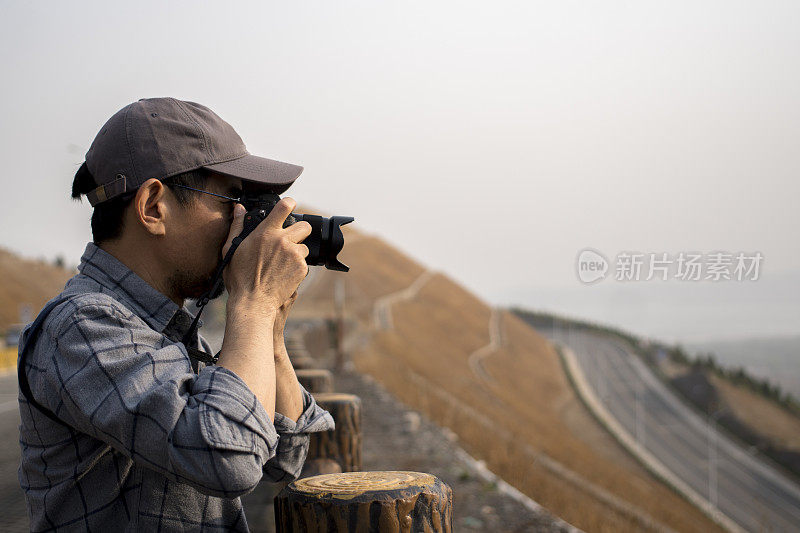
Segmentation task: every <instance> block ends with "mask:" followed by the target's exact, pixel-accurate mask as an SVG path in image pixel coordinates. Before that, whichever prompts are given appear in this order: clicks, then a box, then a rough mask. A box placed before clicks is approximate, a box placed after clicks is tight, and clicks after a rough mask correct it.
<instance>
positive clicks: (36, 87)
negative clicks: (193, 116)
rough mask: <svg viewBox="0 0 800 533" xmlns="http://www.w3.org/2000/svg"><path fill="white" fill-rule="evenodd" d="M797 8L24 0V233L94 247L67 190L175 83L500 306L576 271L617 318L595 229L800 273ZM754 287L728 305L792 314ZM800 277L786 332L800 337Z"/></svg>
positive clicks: (20, 204) (12, 144)
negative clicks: (597, 265) (579, 266)
mask: <svg viewBox="0 0 800 533" xmlns="http://www.w3.org/2000/svg"><path fill="white" fill-rule="evenodd" d="M798 28H800V4H798V3H797V2H790V1H787V2H730V1H718V2H696V1H693V2H619V1H605V2H502V1H496V2H485V1H484V2H465V1H459V2H448V3H444V2H430V1H426V2H335V3H333V2H302V3H301V2H293V3H287V2H281V3H278V2H251V3H233V2H225V3H223V2H216V3H210V2H208V3H203V2H148V1H139V2H135V3H128V4H127V5H122V6H113V7H112V3H110V2H76V1H73V2H61V3H56V2H50V3H45V2H38V3H27V2H25V3H23V2H13V3H12V2H8V1H6V2H3V3H2V4H0V46H2V50H3V55H2V59H0V61H2V63H0V67H1V70H0V72H2V76H3V83H2V86H0V106H1V107H0V111H2V129H0V151H1V152H0V154H1V155H2V160H3V165H4V169H3V173H2V177H0V180H2V185H3V190H4V194H3V195H1V196H0V202H2V204H1V205H0V223H1V224H2V234H1V235H0V245H2V246H5V247H8V248H10V249H12V250H14V251H17V252H20V253H22V254H24V255H26V256H33V257H37V256H43V257H47V258H53V257H55V256H56V255H63V256H64V257H65V258H66V259H67V261H68V262H70V263H77V261H78V259H79V257H80V254H81V252H82V250H83V247H84V244H85V242H86V241H88V240H89V239H90V233H89V225H88V218H89V216H90V214H91V209H90V208H89V207H88V205H87V204H86V203H85V202H84V204H83V205H79V204H75V203H73V202H71V201H70V200H69V189H70V185H71V181H72V175H73V174H74V171H75V170H76V168H77V166H78V165H79V164H80V163H81V162H82V161H83V155H84V153H85V152H86V150H87V149H88V147H89V144H90V143H91V141H92V139H93V138H94V135H95V134H96V133H97V131H98V129H99V128H100V126H101V125H102V124H103V123H104V122H105V121H106V120H107V119H108V117H110V116H111V115H112V114H113V113H114V112H116V111H117V110H118V109H120V108H121V107H123V106H124V105H126V104H128V103H130V102H131V101H134V100H136V99H138V98H143V97H153V96H175V97H178V98H182V99H187V100H193V101H196V102H200V103H203V104H205V105H208V106H209V107H211V108H212V109H214V110H215V111H216V112H217V113H218V114H219V115H220V116H222V117H223V118H224V119H226V120H227V121H228V122H230V123H231V124H232V125H233V126H234V127H235V128H236V129H237V130H238V132H239V133H240V135H241V136H242V137H243V139H244V141H245V143H246V144H247V146H248V149H249V150H250V152H251V153H254V154H257V155H263V156H267V157H273V158H276V159H281V160H284V161H289V162H294V163H298V164H301V165H303V166H305V168H306V170H305V172H304V173H303V175H302V176H301V178H300V180H299V181H298V182H297V184H296V185H295V187H293V188H292V189H291V195H292V196H293V197H295V198H296V199H298V200H299V201H300V202H302V203H303V204H305V205H311V206H314V207H316V208H318V209H321V210H324V211H325V212H327V213H329V214H342V215H352V216H355V217H356V219H357V223H358V225H359V226H360V228H361V229H362V230H364V231H367V232H371V233H375V234H378V235H380V236H381V237H383V238H385V239H387V240H388V241H390V242H391V243H393V244H395V245H397V246H398V247H399V248H401V249H402V250H404V251H406V252H407V253H409V254H410V255H412V256H413V257H415V258H416V259H418V260H419V261H421V262H422V263H424V264H425V265H427V266H428V267H430V268H434V269H437V270H441V271H444V272H446V273H448V274H450V275H451V276H453V277H454V278H455V279H456V280H458V281H459V282H461V283H463V284H464V285H466V286H467V287H469V288H470V289H472V290H473V291H475V292H477V293H478V294H479V295H481V296H483V297H485V298H487V299H488V300H489V301H491V302H494V303H511V302H513V301H515V300H520V301H519V302H518V303H522V304H525V305H528V306H530V307H543V306H549V307H553V305H551V304H553V303H558V302H559V301H561V300H560V297H559V296H558V295H559V294H561V293H560V292H559V291H567V292H568V293H569V294H578V295H580V297H579V298H578V300H577V301H576V302H575V303H574V304H569V305H567V304H564V305H562V306H561V307H562V308H563V307H564V306H567V308H566V309H561V310H562V311H564V312H567V313H572V314H574V315H577V316H586V315H587V314H589V315H591V317H592V318H595V319H598V320H600V319H602V318H603V311H602V310H601V311H591V312H590V311H588V310H589V309H590V307H591V305H590V304H591V303H592V298H597V300H594V303H595V304H597V303H598V302H601V301H606V300H603V299H602V298H601V296H597V295H598V294H600V292H598V291H594V292H592V290H591V289H589V288H587V287H584V286H582V285H581V284H580V282H579V281H578V280H577V277H576V273H575V258H576V255H577V253H578V252H579V251H580V250H581V249H583V248H586V247H591V248H594V249H597V250H599V251H601V252H603V253H604V254H606V255H607V256H609V257H613V256H614V255H616V254H617V253H618V252H620V251H623V250H638V251H642V252H668V253H675V254H676V253H678V252H680V251H689V250H696V251H703V252H711V251H715V250H725V251H731V252H736V251H760V252H761V253H762V254H763V255H764V258H765V259H764V264H763V271H762V280H761V281H764V280H766V283H765V286H766V285H768V284H769V283H771V282H774V283H778V285H780V283H783V282H784V281H785V280H796V279H798V277H800V276H799V275H798V274H800V246H798V244H797V237H798V230H797V228H798V227H800V214H798V209H797V202H798V197H800V185H799V184H798V178H800V172H799V171H800V155H799V154H800V150H799V149H798V147H799V146H800V99H798V94H800V31H798ZM780 280H783V281H780ZM761 281H759V282H757V283H760V282H761ZM603 283H605V284H606V287H611V284H613V283H615V282H614V281H613V280H606V281H604V282H603ZM647 283H650V282H647ZM645 285H646V283H644V282H642V284H641V285H640V286H637V288H635V290H639V288H641V290H647V291H649V290H652V289H653V287H652V283H651V284H650V285H648V286H647V287H645ZM665 287H667V292H670V293H672V292H673V291H671V289H669V287H671V286H670V285H666V286H665ZM740 287H742V285H741V284H740V285H735V284H733V283H730V284H728V285H726V286H725V287H724V290H725V291H726V294H728V296H729V297H730V298H732V299H733V300H732V301H733V302H734V303H733V304H726V306H727V307H731V305H732V306H733V307H734V308H735V307H737V306H738V307H741V309H740V311H739V312H740V314H739V315H738V316H739V319H740V321H741V322H743V323H748V324H751V325H752V324H757V325H753V327H752V328H751V329H752V330H753V331H752V332H750V333H753V334H758V333H759V332H762V333H770V334H772V333H776V331H774V328H770V327H767V326H768V324H769V323H775V320H774V319H773V317H772V316H771V313H773V312H775V313H777V308H776V307H774V306H772V304H770V303H767V304H763V302H762V307H761V308H759V310H757V311H755V310H754V309H753V307H752V306H749V305H745V304H744V303H742V302H744V301H745V300H742V301H741V302H739V301H738V300H737V299H736V298H737V297H736V294H737V291H739V290H740ZM662 288H663V287H662ZM682 290H685V289H676V291H674V293H675V294H682V293H681V291H682ZM526 291H527V292H526ZM537 291H538V292H537ZM543 291H544V292H543ZM547 291H549V292H547ZM553 291H555V292H553ZM580 291H583V292H580ZM753 291H754V289H752V288H747V289H746V290H745V292H747V293H748V294H750V293H752V292H753ZM770 291H772V289H770ZM545 292H547V294H549V295H550V296H542V295H543V294H544V293H545ZM755 292H758V290H755ZM778 292H780V291H778ZM564 294H566V292H565V293H564ZM770 294H772V292H770ZM791 294H792V295H794V296H790V300H789V301H788V302H784V303H786V304H787V305H788V307H787V309H788V317H789V318H790V319H792V320H794V322H792V320H789V321H788V322H786V326H785V327H784V326H781V328H779V330H778V331H777V333H786V334H788V333H792V332H794V333H797V332H798V328H797V326H796V324H797V323H800V310H799V309H798V307H799V306H800V302H798V301H796V300H795V299H794V298H795V296H796V295H797V291H796V290H795V292H793V293H791ZM514 295H519V297H518V298H515V296H514ZM526 295H527V296H526ZM537 295H539V296H537ZM537 298H540V299H538V300H537ZM784 298H785V295H784ZM521 300H525V301H521ZM761 300H764V298H761ZM564 301H566V300H564ZM608 301H611V300H608ZM740 304H741V305H740ZM608 305H613V304H611V303H606V304H603V305H601V307H603V306H608ZM648 305H650V306H652V305H655V304H654V302H652V301H650V302H649V304H648ZM675 313H680V311H675ZM748 313H749V314H748ZM636 314H637V313H635V312H633V313H632V315H636ZM751 315H752V316H751ZM765 315H768V316H765ZM673 318H675V317H674V316H673ZM781 318H782V319H783V320H784V321H785V320H786V318H787V311H785V310H784V311H781ZM795 319H797V320H795ZM615 320H616V321H617V322H622V323H620V324H619V325H623V326H628V327H631V328H633V329H639V330H641V331H642V332H651V333H664V331H663V330H662V329H659V327H658V323H661V322H662V321H667V322H670V320H671V319H670V318H668V317H667V318H659V319H658V321H654V322H653V323H652V324H651V325H652V326H653V327H654V328H655V329H653V331H649V330H648V328H649V327H650V326H648V325H641V324H638V323H637V322H636V320H635V317H634V319H633V321H631V320H628V319H625V318H624V317H621V318H619V319H615ZM626 320H627V322H626ZM672 324H673V325H674V324H677V322H674V321H673V322H672ZM793 324H794V325H793ZM719 328H721V329H720V333H723V334H724V333H725V331H724V330H725V326H724V325H719ZM673 329H675V328H673ZM645 330H647V331H645ZM676 331H677V333H676V335H677V336H678V337H680V331H681V330H680V328H678V329H677V330H676ZM670 335H671V333H670Z"/></svg>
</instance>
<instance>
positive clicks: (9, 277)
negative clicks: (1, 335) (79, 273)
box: [0, 248, 74, 332]
mask: <svg viewBox="0 0 800 533" xmlns="http://www.w3.org/2000/svg"><path fill="white" fill-rule="evenodd" d="M73 274H74V273H73V272H70V271H68V270H66V269H63V268H59V267H57V266H54V265H52V264H50V263H45V262H43V261H36V260H31V259H23V258H20V257H19V256H17V255H15V254H13V253H11V252H9V251H8V250H5V249H3V248H0V279H2V282H0V332H5V331H6V329H7V328H8V327H9V326H10V325H12V324H17V323H18V322H19V321H20V310H21V308H22V307H27V308H28V309H29V311H30V314H31V317H35V316H36V314H37V313H38V312H39V310H40V309H41V308H42V307H44V304H45V303H47V301H48V300H50V299H51V298H53V297H54V296H55V295H56V294H58V293H59V292H61V289H62V288H63V287H64V283H66V281H67V280H68V279H69V278H71V277H72V276H73Z"/></svg>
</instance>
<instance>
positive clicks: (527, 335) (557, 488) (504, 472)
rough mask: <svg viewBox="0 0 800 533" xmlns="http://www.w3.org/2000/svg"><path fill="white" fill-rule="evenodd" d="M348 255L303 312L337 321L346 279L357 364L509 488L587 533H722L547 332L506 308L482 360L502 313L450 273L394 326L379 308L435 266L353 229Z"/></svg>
mask: <svg viewBox="0 0 800 533" xmlns="http://www.w3.org/2000/svg"><path fill="white" fill-rule="evenodd" d="M342 259H343V260H344V262H345V263H346V264H348V265H350V266H351V268H352V270H351V272H350V273H348V274H340V273H331V272H327V271H324V270H318V271H317V272H316V273H315V275H314V277H313V279H312V280H310V283H309V287H308V288H307V289H306V291H305V292H304V294H303V297H302V299H301V300H299V301H298V303H297V304H296V307H297V308H298V312H300V313H303V314H304V315H306V316H307V315H309V314H314V313H318V314H320V315H322V316H330V315H331V314H332V310H333V304H332V294H333V287H334V284H335V283H337V282H336V280H337V279H343V280H344V281H343V282H339V283H344V285H345V289H346V290H345V292H346V295H347V297H346V309H347V317H348V320H349V323H350V328H349V330H350V333H351V335H350V339H352V341H353V344H352V349H351V356H352V360H353V362H354V364H355V366H356V368H357V369H358V370H359V371H361V372H365V373H367V374H370V375H372V376H373V377H375V378H376V379H378V381H380V382H381V383H382V384H383V385H384V386H385V387H386V388H387V389H388V390H389V391H390V392H392V393H393V394H395V395H396V396H398V397H399V398H400V399H401V400H402V401H403V402H405V403H407V404H408V405H410V406H411V407H414V408H416V409H419V410H420V411H422V412H425V413H426V414H427V415H428V416H429V417H431V418H432V419H433V420H435V421H437V422H438V423H440V424H441V425H445V426H447V427H449V428H450V429H452V430H453V431H454V432H455V433H457V434H458V436H459V439H460V441H461V445H462V446H464V447H465V448H466V449H467V450H468V451H469V452H470V453H472V454H473V455H474V456H476V457H478V458H481V459H483V460H485V461H486V462H487V464H488V466H489V467H490V468H491V469H492V470H494V471H495V472H496V473H498V474H499V475H501V476H502V477H503V478H504V479H505V480H506V481H507V482H509V483H511V484H512V485H515V486H516V487H517V488H519V489H520V490H522V491H523V492H525V493H526V494H528V495H529V496H531V497H532V498H533V499H534V500H536V501H537V502H538V503H540V504H542V505H544V506H545V507H547V508H548V509H549V510H550V511H552V512H553V513H554V514H556V515H558V516H560V517H562V518H563V519H565V520H566V521H568V522H570V523H572V524H574V525H576V526H577V527H579V528H582V529H585V530H587V531H634V530H642V529H648V528H649V529H666V528H674V529H676V530H680V531H717V530H718V528H717V527H716V526H715V525H714V524H713V523H712V522H711V521H710V520H708V519H707V518H706V517H705V515H703V514H702V513H701V512H700V511H699V510H697V509H696V508H695V507H693V506H692V505H691V504H689V503H688V502H686V501H685V500H683V499H682V498H681V497H680V496H678V495H676V494H675V493H674V492H672V491H671V490H670V489H669V488H667V487H666V486H665V485H663V484H662V483H660V482H659V481H657V480H656V479H655V478H653V477H652V476H651V475H649V474H648V473H647V472H646V471H645V470H644V469H643V468H642V467H641V466H640V465H639V464H638V463H637V462H635V461H634V460H632V459H631V458H630V457H629V456H628V455H627V454H626V453H625V452H624V450H622V449H621V448H620V447H619V446H618V445H617V444H616V442H615V441H614V440H613V439H612V438H611V437H610V436H609V435H608V434H607V433H606V432H605V431H604V430H603V429H602V428H601V427H600V426H599V425H598V424H597V423H596V422H595V421H594V419H593V418H591V416H590V415H589V414H588V412H587V411H585V409H584V408H583V406H582V405H581V404H580V402H579V400H578V399H577V398H576V396H575V395H574V394H573V392H572V389H571V387H570V385H569V383H568V381H567V379H566V377H565V375H564V372H563V369H562V367H561V364H560V361H559V359H558V356H557V354H556V353H555V352H554V351H553V349H552V348H551V347H550V345H549V344H548V343H547V342H546V341H545V339H544V338H543V337H542V336H540V335H539V334H538V333H537V332H536V331H535V330H533V329H532V328H530V327H529V326H527V325H526V324H524V323H523V322H522V321H520V320H519V319H517V318H516V317H515V316H513V315H511V314H510V313H506V312H501V314H500V320H499V324H500V327H499V330H500V333H501V334H500V342H499V344H498V345H497V346H496V347H495V348H496V349H487V350H484V351H483V352H484V353H483V354H482V356H481V357H476V355H475V354H476V351H478V350H479V349H481V348H482V347H484V346H486V345H488V344H489V340H490V326H489V323H490V317H491V315H492V310H491V309H490V308H489V307H488V306H487V305H486V304H485V303H483V302H482V301H480V300H479V299H478V298H477V297H475V296H474V295H472V294H470V293H469V292H468V291H466V290H464V289H463V288H462V287H460V286H459V285H457V284H456V283H454V282H452V281H451V280H449V279H448V278H447V277H445V276H443V275H439V274H435V275H433V276H431V277H430V279H427V278H425V279H427V282H426V283H424V284H421V285H420V287H419V291H418V292H417V293H416V294H405V295H403V297H402V298H397V299H391V300H392V301H393V305H390V306H389V307H390V312H391V321H390V325H391V327H389V328H388V329H384V328H385V327H386V326H385V324H383V325H382V324H381V321H380V320H377V318H376V315H375V313H374V312H373V310H374V305H375V303H376V301H379V300H380V299H381V297H385V296H387V295H390V294H392V293H397V292H398V291H403V290H404V289H406V288H407V287H409V286H410V285H412V284H413V283H414V281H415V280H417V279H419V278H420V276H421V275H422V274H423V273H424V272H425V269H424V268H423V267H422V266H421V265H419V264H418V263H416V262H414V261H413V260H412V259H410V258H409V257H407V256H405V255H404V254H402V253H400V252H399V251H397V250H396V249H394V248H392V247H391V246H389V245H387V244H386V243H385V242H383V241H381V240H380V239H377V238H374V237H367V236H363V235H361V234H358V233H357V232H355V231H352V230H351V231H350V232H349V235H348V240H347V245H346V246H345V250H344V252H343V254H342ZM478 353H481V352H478ZM477 359H480V363H476V360H477ZM476 364H478V365H479V366H480V368H479V369H478V370H480V369H482V372H476V367H475V365H476Z"/></svg>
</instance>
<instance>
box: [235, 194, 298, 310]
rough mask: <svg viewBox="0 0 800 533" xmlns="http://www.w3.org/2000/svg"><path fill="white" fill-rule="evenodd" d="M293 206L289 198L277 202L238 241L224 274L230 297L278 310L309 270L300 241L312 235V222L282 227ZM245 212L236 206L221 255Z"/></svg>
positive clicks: (236, 234) (238, 205) (293, 203)
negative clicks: (263, 217) (264, 217)
mask: <svg viewBox="0 0 800 533" xmlns="http://www.w3.org/2000/svg"><path fill="white" fill-rule="evenodd" d="M295 205H296V203H295V201H294V200H292V199H291V198H284V199H282V200H281V201H279V202H278V203H277V204H275V207H273V209H272V211H270V213H269V215H267V218H266V219H264V220H263V221H262V222H261V223H260V224H259V225H258V227H257V228H256V229H254V230H253V231H252V232H251V233H250V234H249V235H248V236H247V237H246V238H245V239H244V240H243V241H242V242H241V244H239V247H238V248H237V249H236V253H234V254H233V259H231V262H230V264H229V265H228V267H227V268H226V269H225V273H224V275H223V277H224V279H225V286H226V287H227V288H228V292H229V294H230V296H231V297H232V298H234V299H237V298H244V299H246V300H249V301H251V302H260V303H261V304H262V305H263V306H264V309H265V310H268V311H269V312H277V310H278V309H279V308H280V307H281V306H282V305H283V304H284V303H285V302H287V301H288V300H289V299H290V298H291V297H292V295H293V294H294V292H295V291H296V290H297V287H298V286H299V285H300V282H301V281H303V278H304V277H305V276H306V274H307V273H308V265H307V264H306V262H305V258H306V256H307V255H308V247H307V246H306V245H305V244H302V241H303V240H304V239H305V238H306V237H308V236H309V235H310V234H311V225H310V224H309V223H308V222H297V223H295V224H292V225H291V226H289V227H287V228H283V223H284V221H285V220H286V218H287V217H288V216H289V214H290V213H291V212H292V209H294V208H295ZM245 212H246V211H245V209H244V206H242V205H241V204H237V205H236V208H235V210H234V219H233V222H232V223H231V229H230V232H229V234H228V240H227V242H226V243H225V246H224V247H223V249H222V255H223V257H224V256H225V254H226V253H227V251H228V249H229V248H230V246H231V242H232V241H233V239H234V238H235V237H236V236H238V235H239V234H240V233H241V232H242V227H243V223H244V215H245ZM290 307H291V305H290Z"/></svg>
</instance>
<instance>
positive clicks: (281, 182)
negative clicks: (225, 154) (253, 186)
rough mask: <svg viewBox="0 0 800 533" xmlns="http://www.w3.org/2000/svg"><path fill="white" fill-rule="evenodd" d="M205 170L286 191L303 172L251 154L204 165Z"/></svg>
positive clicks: (282, 163) (289, 165)
mask: <svg viewBox="0 0 800 533" xmlns="http://www.w3.org/2000/svg"><path fill="white" fill-rule="evenodd" d="M203 168H207V169H209V170H213V171H214V172H219V173H220V174H225V175H227V176H233V177H234V178H241V179H242V180H245V181H251V182H254V183H261V184H264V185H271V186H273V187H274V188H276V189H281V190H284V191H285V190H286V189H288V188H289V186H290V185H291V184H292V183H294V180H296V179H297V178H298V176H300V174H301V173H302V172H303V167H301V166H298V165H292V164H291V163H284V162H282V161H275V160H272V159H267V158H266V157H258V156H255V155H249V154H248V155H246V156H244V157H240V158H239V159H233V160H232V161H225V162H223V163H214V164H213V165H204V166H203Z"/></svg>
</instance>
